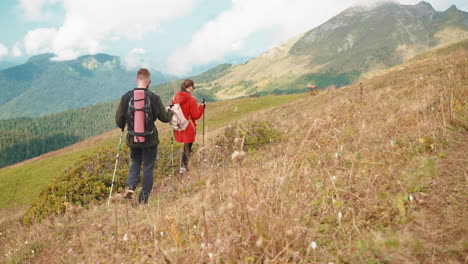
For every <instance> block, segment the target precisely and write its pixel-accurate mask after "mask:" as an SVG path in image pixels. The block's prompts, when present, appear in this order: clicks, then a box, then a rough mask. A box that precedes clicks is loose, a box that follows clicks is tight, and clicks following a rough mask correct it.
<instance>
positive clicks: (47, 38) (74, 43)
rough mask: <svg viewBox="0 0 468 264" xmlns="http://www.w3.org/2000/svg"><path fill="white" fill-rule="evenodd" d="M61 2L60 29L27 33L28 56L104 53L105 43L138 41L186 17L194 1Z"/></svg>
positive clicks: (38, 0) (80, 0)
mask: <svg viewBox="0 0 468 264" xmlns="http://www.w3.org/2000/svg"><path fill="white" fill-rule="evenodd" d="M22 1H31V2H35V3H37V2H39V3H40V5H39V4H38V6H41V5H44V4H43V3H44V2H46V3H47V2H50V1H56V0H36V1H34V0H22ZM62 1H63V8H64V10H65V12H66V15H65V21H64V23H63V25H62V26H60V27H59V28H40V29H36V30H33V31H30V32H28V33H27V35H26V37H25V38H24V47H25V50H26V52H27V53H28V54H37V53H41V52H53V53H55V54H57V55H58V56H57V58H56V59H70V58H71V57H72V55H73V54H75V55H76V54H80V53H88V54H95V53H97V52H101V51H103V50H104V49H105V48H106V47H104V46H103V44H102V42H103V41H105V40H119V39H130V40H140V39H143V38H144V37H145V36H146V35H148V34H150V33H152V32H155V31H157V30H158V28H159V25H160V23H161V22H163V21H167V20H171V19H174V18H178V17H182V16H184V15H186V14H188V13H189V12H190V11H191V10H192V8H193V5H194V3H195V2H196V1H197V0H172V1H167V0H133V1H128V0H99V1H96V0H62ZM37 9H38V8H36V7H35V8H31V10H37ZM39 9H40V8H39ZM25 10H27V9H25ZM31 12H32V11H31Z"/></svg>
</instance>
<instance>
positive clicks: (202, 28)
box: [0, 0, 468, 75]
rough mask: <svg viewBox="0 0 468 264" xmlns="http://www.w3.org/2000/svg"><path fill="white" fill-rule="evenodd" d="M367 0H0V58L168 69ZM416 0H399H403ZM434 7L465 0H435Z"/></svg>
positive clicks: (209, 59) (247, 53) (216, 58)
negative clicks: (102, 57) (105, 59)
mask: <svg viewBox="0 0 468 264" xmlns="http://www.w3.org/2000/svg"><path fill="white" fill-rule="evenodd" d="M373 2H375V1H373V0H329V1H314V0H171V1H169V0H0V36H1V38H0V60H5V61H13V62H17V63H20V62H23V61H25V60H26V59H27V58H29V57H30V56H32V55H35V54H40V53H44V52H53V53H55V54H57V57H56V58H55V59H57V60H66V59H74V58H76V57H77V56H81V55H85V54H94V53H108V54H111V55H116V56H120V57H121V61H122V63H123V64H124V65H125V66H126V67H128V68H129V69H132V68H138V67H142V66H145V67H149V68H152V69H158V70H160V71H163V72H168V73H172V74H178V75H183V74H189V73H191V72H192V70H193V68H194V67H195V68H196V67H197V66H200V65H206V64H215V63H222V62H225V61H227V60H232V59H233V58H237V57H239V58H245V57H254V56H257V55H259V54H260V53H261V52H263V51H266V50H268V49H270V48H272V47H274V46H276V45H278V44H280V43H281V42H283V41H286V40H287V39H289V38H291V37H294V36H296V35H298V34H300V33H303V32H305V31H308V30H310V29H312V28H314V27H316V26H319V25H320V24H322V23H323V22H325V21H326V20H328V19H330V18H331V17H333V16H335V15H337V14H338V13H339V12H341V11H343V10H344V9H346V8H348V7H349V6H351V5H354V4H371V3H373ZM418 2H419V1H413V0H402V1H400V3H403V4H416V3H418ZM428 2H430V3H431V4H432V5H433V6H434V8H435V9H436V10H439V11H441V10H446V9H447V8H449V7H450V5H452V4H455V5H457V7H458V8H459V9H462V10H465V11H466V10H468V1H461V0H453V1H447V0H434V1H428Z"/></svg>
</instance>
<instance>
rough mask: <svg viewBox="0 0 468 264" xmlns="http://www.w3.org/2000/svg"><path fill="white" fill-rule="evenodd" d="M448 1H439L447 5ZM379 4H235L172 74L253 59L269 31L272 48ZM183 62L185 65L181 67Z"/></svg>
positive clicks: (260, 0)
mask: <svg viewBox="0 0 468 264" xmlns="http://www.w3.org/2000/svg"><path fill="white" fill-rule="evenodd" d="M420 1H421V0H402V1H400V2H401V3H402V4H417V3H418V2H420ZM447 1H448V0H442V1H437V2H436V4H440V3H439V2H447ZM376 2H382V1H378V0H333V1H313V0H232V8H231V9H230V10H227V11H224V12H222V13H221V14H219V15H218V16H217V17H216V18H215V19H213V20H212V21H209V22H208V23H206V24H205V25H204V26H203V27H202V28H201V29H200V30H199V31H197V32H195V33H194V34H193V36H192V40H191V42H190V43H188V44H187V45H186V46H184V47H182V48H179V49H177V50H175V51H174V52H173V53H172V54H171V55H170V56H169V58H168V61H167V69H168V71H169V72H170V73H172V74H176V75H182V74H186V73H188V72H190V70H191V69H192V67H193V66H195V65H200V64H206V63H210V62H214V61H219V60H220V59H222V58H223V57H224V56H226V55H227V54H230V53H233V52H238V53H241V54H242V55H252V50H249V49H251V47H250V45H247V44H246V42H248V40H249V38H250V37H252V36H253V35H254V34H257V33H259V32H264V31H266V30H269V31H272V32H274V33H273V34H272V35H271V36H270V37H271V43H270V44H269V46H270V47H274V46H277V45H278V44H280V43H282V42H284V41H286V40H287V39H289V38H291V37H294V36H296V35H298V34H301V33H304V32H306V31H308V30H311V29H313V28H315V27H317V26H319V25H320V24H322V23H324V22H326V21H327V20H328V19H330V18H331V17H333V16H335V15H337V14H338V13H340V12H341V11H344V10H345V9H346V8H348V7H350V6H352V5H357V4H361V5H362V4H365V5H374V4H375V3H376ZM181 62H183V63H181Z"/></svg>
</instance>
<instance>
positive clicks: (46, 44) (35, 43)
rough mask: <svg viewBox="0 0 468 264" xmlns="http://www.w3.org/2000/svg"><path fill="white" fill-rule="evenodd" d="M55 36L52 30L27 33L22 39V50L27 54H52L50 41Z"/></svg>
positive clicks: (41, 29) (45, 29) (54, 30)
mask: <svg viewBox="0 0 468 264" xmlns="http://www.w3.org/2000/svg"><path fill="white" fill-rule="evenodd" d="M56 34H57V30H56V29H53V28H38V29H35V30H32V31H29V32H28V33H27V34H26V36H25V37H24V49H25V50H26V52H27V53H29V54H39V53H45V52H53V48H52V41H53V39H54V37H55V35H56Z"/></svg>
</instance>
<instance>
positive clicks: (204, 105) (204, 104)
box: [202, 98, 206, 148]
mask: <svg viewBox="0 0 468 264" xmlns="http://www.w3.org/2000/svg"><path fill="white" fill-rule="evenodd" d="M202 102H203V148H205V107H206V103H205V98H203V100H202Z"/></svg>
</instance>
